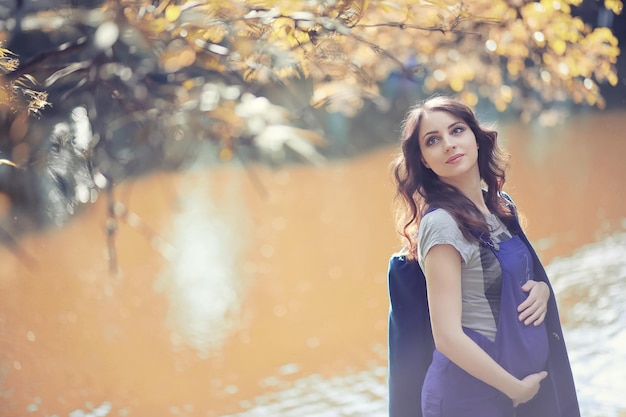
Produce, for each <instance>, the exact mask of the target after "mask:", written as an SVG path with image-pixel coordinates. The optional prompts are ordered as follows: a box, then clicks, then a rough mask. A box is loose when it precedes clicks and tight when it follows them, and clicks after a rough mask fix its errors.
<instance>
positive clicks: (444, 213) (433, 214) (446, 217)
mask: <svg viewBox="0 0 626 417" xmlns="http://www.w3.org/2000/svg"><path fill="white" fill-rule="evenodd" d="M422 223H424V224H425V225H430V224H456V220H454V217H453V216H452V214H450V212H449V211H448V210H446V209H444V208H441V207H434V208H431V209H429V210H427V211H426V214H425V215H424V216H423V217H422V221H421V222H420V224H422Z"/></svg>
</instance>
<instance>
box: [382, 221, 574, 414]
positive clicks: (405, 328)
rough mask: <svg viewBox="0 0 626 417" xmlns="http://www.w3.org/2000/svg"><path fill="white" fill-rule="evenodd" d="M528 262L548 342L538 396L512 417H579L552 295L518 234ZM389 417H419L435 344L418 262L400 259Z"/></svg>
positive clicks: (392, 272)
mask: <svg viewBox="0 0 626 417" xmlns="http://www.w3.org/2000/svg"><path fill="white" fill-rule="evenodd" d="M519 230H520V231H519V232H518V233H519V236H520V238H521V239H522V240H523V241H524V243H525V244H526V245H527V246H528V248H529V250H530V253H531V255H532V257H533V264H534V280H536V281H543V282H545V283H546V284H548V287H549V288H550V299H549V300H548V311H547V314H546V318H545V323H546V329H547V331H548V335H549V341H550V356H549V363H548V377H547V378H546V379H544V380H543V381H542V383H541V388H540V390H539V393H538V394H537V396H535V398H533V399H532V400H531V401H529V402H528V403H525V404H522V405H520V406H518V407H517V409H516V417H580V410H579V406H578V399H577V396H576V389H575V387H574V380H573V377H572V370H571V368H570V363H569V358H568V355H567V350H566V347H565V342H564V340H563V331H562V329H561V322H560V319H559V313H558V310H557V304H556V299H555V297H554V291H553V290H552V286H551V285H550V281H549V280H548V276H547V275H546V271H545V270H544V268H543V266H542V264H541V262H540V260H539V258H538V256H537V253H536V252H535V250H534V249H533V247H532V246H531V244H530V243H529V241H528V239H527V237H526V235H525V234H524V233H523V232H522V231H521V228H519ZM388 286H389V299H390V303H391V305H390V311H389V341H388V343H389V417H422V408H421V392H422V384H423V382H424V376H425V375H426V371H427V370H428V366H429V365H430V362H431V360H432V354H433V350H434V341H433V335H432V330H431V327H430V314H429V311H428V299H427V294H426V279H425V277H424V273H423V272H422V269H421V268H420V266H419V264H418V263H417V261H410V260H408V259H407V258H405V257H404V256H402V255H393V256H392V257H391V259H390V260H389V270H388Z"/></svg>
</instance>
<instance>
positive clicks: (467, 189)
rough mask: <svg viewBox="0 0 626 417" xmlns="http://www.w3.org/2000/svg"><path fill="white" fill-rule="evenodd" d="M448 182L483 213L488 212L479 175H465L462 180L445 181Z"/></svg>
mask: <svg viewBox="0 0 626 417" xmlns="http://www.w3.org/2000/svg"><path fill="white" fill-rule="evenodd" d="M446 182H448V184H450V185H453V186H454V187H456V188H457V189H458V190H459V191H461V193H463V195H465V197H467V198H469V199H470V201H471V202H472V203H474V205H475V206H476V208H478V210H480V212H481V213H483V214H490V211H489V208H488V207H487V204H486V203H485V199H484V197H483V189H482V186H481V182H480V176H479V175H476V176H466V177H464V178H463V181H446Z"/></svg>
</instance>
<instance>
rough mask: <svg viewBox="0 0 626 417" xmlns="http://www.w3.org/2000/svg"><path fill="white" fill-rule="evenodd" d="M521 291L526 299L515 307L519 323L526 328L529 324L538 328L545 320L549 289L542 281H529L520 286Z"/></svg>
mask: <svg viewBox="0 0 626 417" xmlns="http://www.w3.org/2000/svg"><path fill="white" fill-rule="evenodd" d="M522 290H523V291H524V292H527V293H528V297H527V298H526V300H524V302H523V303H521V304H520V305H519V306H518V307H517V312H518V313H520V315H519V321H523V322H524V324H525V325H527V326H528V325H529V324H531V323H533V324H534V325H535V326H539V325H540V324H541V323H543V320H544V319H545V318H546V312H547V311H548V299H549V298H550V288H548V284H546V283H545V282H543V281H533V280H529V281H526V283H525V284H524V285H523V286H522Z"/></svg>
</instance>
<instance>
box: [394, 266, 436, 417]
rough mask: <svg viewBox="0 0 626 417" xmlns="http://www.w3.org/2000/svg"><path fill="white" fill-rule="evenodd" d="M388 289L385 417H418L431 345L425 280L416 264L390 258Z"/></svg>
mask: <svg viewBox="0 0 626 417" xmlns="http://www.w3.org/2000/svg"><path fill="white" fill-rule="evenodd" d="M388 287H389V300H390V309H389V327H388V336H389V339H388V360H389V381H388V383H389V417H422V408H421V393H422V385H423V383H424V377H425V375H426V371H427V370H428V367H429V365H430V363H431V361H432V355H433V351H434V341H433V336H432V330H431V327H430V316H429V313H428V299H427V295H426V280H425V278H424V274H423V272H422V270H421V268H420V267H419V264H418V263H417V262H416V261H409V260H408V259H406V258H405V257H403V256H398V255H395V256H392V257H391V259H390V261H389V269H388Z"/></svg>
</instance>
